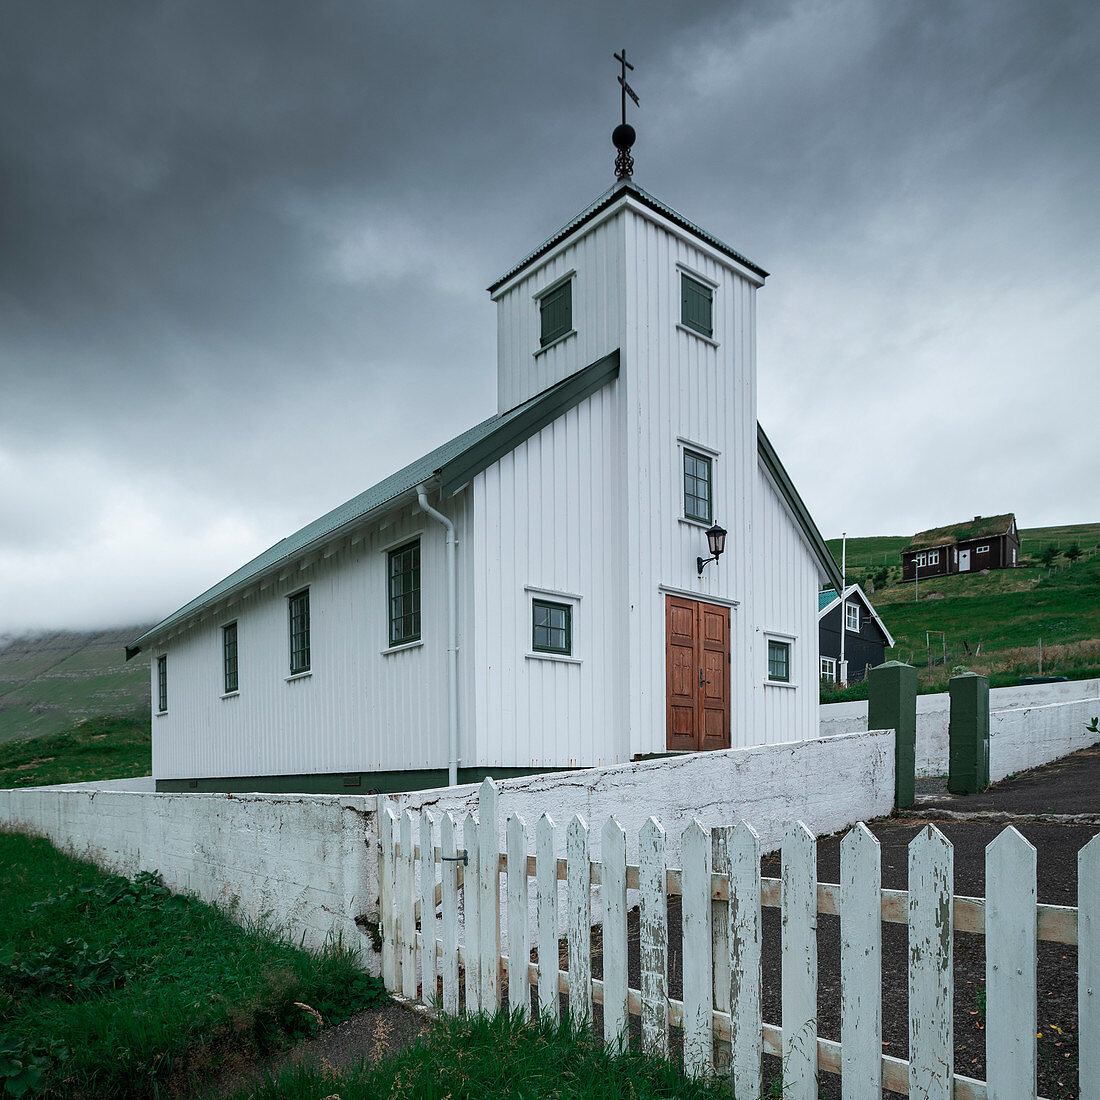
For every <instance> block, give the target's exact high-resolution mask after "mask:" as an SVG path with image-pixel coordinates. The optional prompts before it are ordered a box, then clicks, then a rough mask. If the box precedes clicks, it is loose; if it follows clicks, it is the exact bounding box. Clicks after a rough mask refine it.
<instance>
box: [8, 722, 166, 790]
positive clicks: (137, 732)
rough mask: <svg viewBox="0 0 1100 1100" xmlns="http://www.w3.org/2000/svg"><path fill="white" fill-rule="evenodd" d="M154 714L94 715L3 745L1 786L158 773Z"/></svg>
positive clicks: (41, 784) (35, 784)
mask: <svg viewBox="0 0 1100 1100" xmlns="http://www.w3.org/2000/svg"><path fill="white" fill-rule="evenodd" d="M151 753H152V749H151V747H150V739H149V717H148V715H144V716H142V717H141V718H133V717H128V716H126V715H111V716H105V717H99V718H89V719H88V720H87V721H82V722H80V723H78V724H77V725H75V726H73V727H72V728H71V729H69V730H67V731H66V732H65V733H59V734H54V735H53V736H50V737H36V738H32V739H31V740H29V741H9V742H7V743H6V744H4V743H0V788H5V787H41V786H45V785H47V784H50V783H83V782H86V781H88V780H90V779H127V778H129V777H131V776H135V775H150V774H151V773H152V756H151Z"/></svg>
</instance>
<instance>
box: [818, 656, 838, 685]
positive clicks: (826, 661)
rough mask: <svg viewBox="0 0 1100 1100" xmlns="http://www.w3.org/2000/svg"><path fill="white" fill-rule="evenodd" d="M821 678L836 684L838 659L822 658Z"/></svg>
mask: <svg viewBox="0 0 1100 1100" xmlns="http://www.w3.org/2000/svg"><path fill="white" fill-rule="evenodd" d="M821 678H822V680H832V681H833V682H834V683H835V682H836V658H835V657H822V658H821Z"/></svg>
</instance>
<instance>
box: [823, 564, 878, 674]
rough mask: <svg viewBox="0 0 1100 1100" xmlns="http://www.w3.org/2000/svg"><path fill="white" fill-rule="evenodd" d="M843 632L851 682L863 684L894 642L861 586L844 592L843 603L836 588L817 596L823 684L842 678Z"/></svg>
mask: <svg viewBox="0 0 1100 1100" xmlns="http://www.w3.org/2000/svg"><path fill="white" fill-rule="evenodd" d="M842 630H843V632H844V660H845V661H846V662H847V664H848V682H849V683H851V682H852V681H854V680H862V679H863V678H864V677H865V676H866V675H867V670H868V669H869V668H873V667H874V666H875V665H881V664H882V662H883V660H884V658H885V653H886V647H887V646H892V645H893V644H894V639H893V637H891V635H890V631H889V630H887V629H886V625H885V623H883V621H882V620H881V619H880V618H879V616H878V612H877V611H875V609H874V608H873V607H872V606H871V601H870V600H869V599H868V598H867V594H866V593H865V592H864V591H863V589H862V588H860V587H859V585H858V584H850V585H849V586H848V587H847V588H845V589H844V599H843V601H842V600H841V599H840V597H839V596H838V595H837V594H836V589H834V588H827V589H825V591H824V592H819V593H818V594H817V637H818V656H819V660H820V663H821V678H822V679H823V680H834V681H835V680H840V679H841V678H842V670H841V665H840V661H841V651H840V637H841V631H842Z"/></svg>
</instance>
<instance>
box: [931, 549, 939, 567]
mask: <svg viewBox="0 0 1100 1100" xmlns="http://www.w3.org/2000/svg"><path fill="white" fill-rule="evenodd" d="M928 564H929V565H939V564H940V552H939V551H938V550H929V551H928Z"/></svg>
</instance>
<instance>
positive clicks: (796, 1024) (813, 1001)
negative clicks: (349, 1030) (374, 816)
mask: <svg viewBox="0 0 1100 1100" xmlns="http://www.w3.org/2000/svg"><path fill="white" fill-rule="evenodd" d="M380 816H381V822H380V835H381V844H380V855H379V884H380V903H381V923H382V977H383V980H384V982H385V985H386V988H387V989H388V990H389V991H390V992H392V993H394V994H398V995H400V996H402V997H404V998H406V999H408V1000H409V1001H420V1002H422V1003H424V1004H429V1005H434V1004H438V1005H439V1007H440V1008H441V1009H442V1011H444V1012H446V1013H452V1014H453V1013H457V1012H459V1011H460V1010H465V1011H467V1012H473V1011H478V1012H489V1013H491V1012H495V1011H496V1010H497V1009H498V1008H500V1006H501V1003H502V996H503V991H504V988H505V986H504V982H505V981H506V982H507V996H508V1003H509V1005H510V1006H512V1007H513V1008H515V1007H519V1008H521V1009H522V1010H523V1011H524V1012H525V1013H530V1012H531V1003H532V989H533V990H534V991H535V996H534V1001H535V1006H536V1009H537V1012H538V1013H539V1015H543V1014H549V1015H550V1017H551V1018H553V1019H557V1017H558V1013H559V1004H560V1000H559V998H560V996H561V995H567V997H568V1005H569V1010H570V1012H571V1013H572V1014H573V1015H574V1016H576V1017H591V1016H592V1007H593V1005H594V1004H599V1005H601V1006H602V1014H603V1035H604V1039H605V1041H606V1042H607V1043H608V1044H610V1045H612V1046H616V1045H619V1044H622V1043H623V1042H625V1041H626V1035H627V1026H628V1021H629V1019H630V1018H631V1017H633V1018H635V1019H636V1020H637V1021H638V1026H639V1028H640V1035H641V1040H642V1043H643V1045H644V1046H645V1047H646V1048H647V1049H648V1050H651V1051H653V1052H656V1053H659V1054H662V1055H667V1053H668V1050H669V1028H670V1027H671V1028H679V1029H682V1032H683V1050H684V1065H685V1068H686V1070H687V1071H688V1073H690V1074H693V1075H702V1074H711V1073H714V1072H716V1067H715V1059H714V1051H715V1049H716V1046H717V1049H719V1050H720V1051H728V1052H729V1069H728V1072H729V1074H730V1077H731V1084H732V1087H733V1091H734V1094H735V1095H736V1096H737V1097H738V1098H739V1100H747V1098H754V1097H759V1096H760V1094H761V1090H762V1087H763V1082H762V1067H761V1063H762V1057H763V1055H764V1054H772V1055H776V1056H778V1057H780V1058H781V1059H782V1077H783V1081H782V1087H783V1096H784V1098H785V1100H817V1096H818V1085H817V1076H818V1074H820V1073H831V1074H842V1091H843V1095H844V1097H845V1100H849V1098H850V1100H856V1098H863V1097H870V1096H880V1095H881V1090H882V1089H883V1088H886V1089H889V1090H891V1091H893V1092H898V1093H902V1094H908V1095H910V1096H913V1097H920V1098H922V1100H952V1098H953V1097H954V1098H957V1100H980V1098H985V1097H987V1096H988V1097H990V1098H995V1100H1025V1098H1026V1100H1031V1098H1034V1097H1035V1095H1036V1086H1035V1081H1036V1065H1037V1041H1036V1023H1037V1017H1036V959H1037V950H1036V945H1037V942H1038V941H1047V942H1053V943H1060V944H1068V945H1074V946H1076V947H1077V949H1078V1012H1079V1018H1078V1029H1079V1050H1080V1067H1079V1073H1080V1082H1081V1084H1080V1091H1079V1094H1078V1095H1079V1096H1080V1097H1081V1100H1100V1006H1098V1005H1097V1001H1098V999H1100V836H1098V837H1094V838H1093V840H1091V841H1090V842H1089V843H1088V844H1087V845H1086V846H1085V847H1084V848H1082V849H1081V852H1080V854H1079V867H1078V870H1079V875H1078V906H1079V907H1078V908H1073V907H1066V906H1058V905H1042V904H1038V903H1037V901H1036V884H1035V883H1036V854H1035V849H1034V848H1033V847H1032V845H1031V844H1030V843H1029V842H1028V841H1027V840H1026V839H1025V838H1024V837H1023V836H1022V835H1021V834H1020V833H1019V832H1017V831H1016V829H1014V828H1011V827H1009V828H1006V829H1005V830H1004V831H1003V832H1002V833H1001V834H1000V835H999V836H998V837H997V838H996V839H995V840H994V841H993V842H992V843H991V844H990V845H989V846H988V848H987V850H986V891H987V896H986V897H985V898H970V897H955V896H953V894H952V882H953V851H952V846H951V844H950V842H949V841H948V840H947V838H946V837H945V836H944V835H943V834H942V833H941V832H940V831H939V830H938V829H936V828H935V826H932V825H929V826H926V827H925V828H924V829H923V830H922V831H921V832H920V833H919V834H918V835H917V836H916V837H915V838H914V840H913V841H912V843H911V844H910V845H909V889H908V890H907V891H906V890H884V889H883V888H882V886H881V872H880V867H881V856H880V849H879V842H878V840H877V839H876V838H875V837H874V835H873V834H872V833H871V831H870V830H869V829H868V828H867V827H866V826H865V825H863V824H862V823H860V824H857V825H856V826H855V827H854V828H853V829H852V830H851V831H850V832H849V833H848V834H847V836H845V837H844V839H843V841H842V842H841V866H840V882H839V883H820V882H818V881H817V841H816V839H815V837H814V836H813V834H812V833H811V832H810V830H809V829H807V828H806V826H805V825H803V824H801V823H796V824H794V825H792V826H791V827H790V828H789V829H788V830H787V833H786V835H785V837H784V839H783V844H782V876H781V878H778V879H775V878H765V877H762V876H761V873H760V854H761V853H760V839H759V837H758V836H757V834H756V832H755V831H754V830H753V828H752V827H751V826H750V825H749V824H747V823H746V822H743V821H742V822H741V823H740V824H738V825H736V826H733V827H721V828H713V829H710V830H708V829H706V828H705V827H704V826H703V825H702V824H700V823H699V822H698V821H693V822H692V823H691V824H690V825H689V826H688V827H687V829H685V830H684V832H683V834H682V836H681V839H680V850H681V863H682V866H681V867H679V868H677V867H669V866H667V864H666V858H665V840H666V838H665V831H664V828H663V827H662V825H661V823H660V822H659V821H657V820H656V818H652V817H651V818H650V819H649V820H648V821H647V822H646V823H645V825H644V826H643V827H642V829H641V830H640V832H639V835H638V837H637V853H638V857H637V858H638V862H637V863H636V864H628V863H627V835H626V833H625V831H624V830H623V828H622V826H621V825H620V824H619V823H618V821H616V820H615V818H614V817H611V818H608V820H607V822H606V823H605V824H604V825H603V827H602V829H601V831H600V860H599V861H593V860H592V859H591V858H590V855H589V829H588V826H587V824H586V823H585V822H584V820H583V819H582V818H581V817H579V816H577V817H574V818H573V820H572V821H570V822H569V823H568V825H567V826H566V827H565V829H564V838H563V843H559V840H558V838H559V833H560V832H561V826H559V825H557V824H555V822H554V821H553V820H552V819H551V818H550V817H549V816H547V815H546V814H543V816H542V817H541V818H540V819H539V821H538V822H537V823H536V825H535V828H534V848H533V853H532V848H531V839H532V838H531V831H530V830H529V828H528V826H527V823H526V822H524V820H523V819H522V818H521V817H519V816H518V815H516V814H510V815H509V816H508V818H507V821H506V822H505V829H504V834H503V835H504V850H503V851H502V850H501V845H500V835H501V834H500V832H499V831H498V824H499V823H498V817H499V813H498V792H497V788H496V786H495V784H494V783H493V781H492V780H491V779H486V780H485V782H484V783H483V784H482V786H481V789H480V792H479V796H478V812H477V815H476V816H475V815H473V814H467V815H466V816H465V817H464V818H463V820H462V821H456V820H455V819H454V818H453V816H452V815H451V814H450V813H445V814H443V815H442V817H441V818H440V819H439V821H438V828H437V823H436V822H435V821H434V820H433V818H432V817H431V816H430V815H429V814H427V813H422V814H420V815H419V817H417V815H414V814H413V813H412V812H411V811H410V810H404V811H402V812H401V813H400V814H399V813H398V812H397V811H396V810H395V809H394V807H393V806H392V805H391V804H389V803H388V802H386V803H384V805H383V808H382V812H381V815H380ZM562 849H564V851H565V858H564V859H563V858H559V857H558V856H557V854H556V853H557V852H558V851H559V850H562ZM502 872H503V873H504V874H505V888H504V891H503V896H502V891H501V887H500V882H501V877H500V876H501V873H502ZM532 879H533V880H534V894H533V900H534V904H533V905H532V904H531V902H532V890H531V880H532ZM560 883H564V897H565V912H564V913H561V912H559V884H560ZM593 887H599V890H598V891H597V892H596V897H597V899H598V901H597V904H596V906H595V907H593V904H592V899H593V896H594V892H593V889H592V888H593ZM669 895H678V896H679V897H680V899H681V913H682V920H681V923H682V929H683V933H682V934H683V942H682V958H683V997H682V999H680V1000H675V999H672V998H670V997H669V995H668V988H669V986H668V954H669V942H668V913H667V899H668V896H669ZM634 904H636V905H637V906H638V909H639V940H640V978H639V984H638V988H633V987H631V986H629V984H628V980H627V914H628V906H630V905H634ZM762 907H774V908H779V909H781V910H782V911H783V920H782V940H781V951H782V990H781V993H782V1012H781V1019H780V1020H779V1021H778V1022H768V1021H765V1020H764V1019H763V1014H762V1007H761V1006H762V983H761V909H762ZM819 913H826V914H833V915H837V916H839V918H840V937H841V946H840V950H841V957H840V972H841V1028H840V1036H841V1037H840V1041H839V1042H835V1041H833V1040H830V1039H825V1038H821V1037H820V1036H818V1034H817V977H818V975H817V916H818V914H819ZM460 914H461V918H462V919H461V934H460V919H459V917H460ZM532 917H533V927H532ZM884 921H886V922H891V923H900V924H907V925H908V935H909V951H908V959H909V963H908V975H907V979H908V991H909V1059H908V1060H905V1059H900V1058H895V1057H891V1056H889V1055H885V1054H883V1053H882V1008H881V1006H882V976H881V975H882V969H881V967H882V923H883V922H884ZM593 924H599V925H600V926H601V929H602V945H603V947H602V950H603V977H602V979H596V978H593V977H592V959H591V930H592V927H593ZM502 927H503V929H504V934H505V937H506V943H507V952H506V953H503V952H502V947H501V935H502ZM955 931H963V932H971V933H976V934H984V935H985V937H986V1006H987V1007H986V1027H985V1034H986V1051H987V1057H986V1062H987V1066H988V1069H987V1074H988V1081H979V1080H975V1079H973V1078H970V1077H965V1076H962V1075H958V1074H955V1073H954V1070H953V1065H954V1034H953V1007H954V1006H953V997H954V988H953V976H952V962H953V959H952V954H953V933H954V932H955ZM563 932H564V939H565V941H566V949H565V951H566V966H565V968H564V969H561V968H560V963H559V955H560V946H559V945H560V941H561V938H562V935H563ZM532 947H534V948H535V949H536V954H535V957H536V958H537V961H532V951H531V948H532ZM900 978H901V976H900V975H899V980H900ZM460 979H461V984H460ZM722 1072H726V1070H725V1069H723V1070H722Z"/></svg>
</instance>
